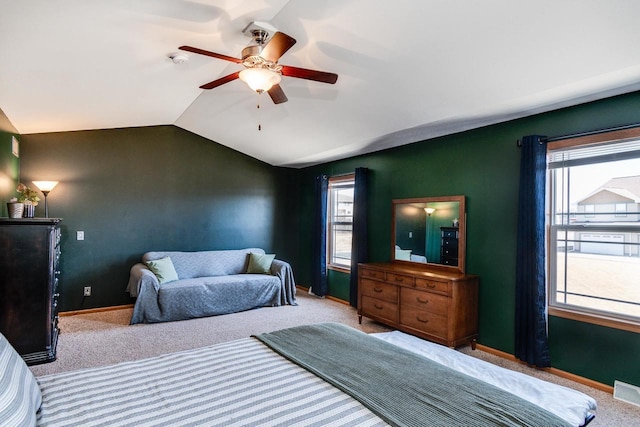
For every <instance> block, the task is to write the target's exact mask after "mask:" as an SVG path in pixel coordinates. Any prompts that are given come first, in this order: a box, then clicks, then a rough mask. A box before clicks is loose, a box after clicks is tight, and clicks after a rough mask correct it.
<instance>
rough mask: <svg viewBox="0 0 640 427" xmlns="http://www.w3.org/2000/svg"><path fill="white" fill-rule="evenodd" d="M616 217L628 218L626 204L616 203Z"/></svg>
mask: <svg viewBox="0 0 640 427" xmlns="http://www.w3.org/2000/svg"><path fill="white" fill-rule="evenodd" d="M616 216H617V217H625V216H627V204H626V203H616Z"/></svg>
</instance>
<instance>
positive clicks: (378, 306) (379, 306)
mask: <svg viewBox="0 0 640 427" xmlns="http://www.w3.org/2000/svg"><path fill="white" fill-rule="evenodd" d="M373 306H374V307H375V308H377V309H378V310H382V309H383V308H384V307H382V306H381V305H378V304H374V305H373Z"/></svg>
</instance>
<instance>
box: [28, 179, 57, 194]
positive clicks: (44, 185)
mask: <svg viewBox="0 0 640 427" xmlns="http://www.w3.org/2000/svg"><path fill="white" fill-rule="evenodd" d="M33 183H34V184H35V186H36V187H38V189H39V190H40V191H42V192H45V191H46V192H47V193H48V192H49V191H51V190H53V187H55V186H56V185H58V181H33Z"/></svg>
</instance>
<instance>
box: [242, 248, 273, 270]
mask: <svg viewBox="0 0 640 427" xmlns="http://www.w3.org/2000/svg"><path fill="white" fill-rule="evenodd" d="M275 257H276V256H275V254H265V255H261V254H254V253H250V254H249V266H248V267H247V273H250V274H270V273H271V262H272V261H273V259H274V258H275Z"/></svg>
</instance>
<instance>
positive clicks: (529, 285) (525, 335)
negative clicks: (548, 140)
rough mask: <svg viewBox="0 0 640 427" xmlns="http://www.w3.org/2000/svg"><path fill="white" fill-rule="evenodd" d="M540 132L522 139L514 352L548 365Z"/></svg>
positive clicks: (543, 151) (543, 166)
mask: <svg viewBox="0 0 640 427" xmlns="http://www.w3.org/2000/svg"><path fill="white" fill-rule="evenodd" d="M543 138H544V137H542V136H538V135H530V136H525V137H524V138H523V139H522V141H521V142H522V145H521V158H520V195H519V197H518V236H517V250H516V319H515V321H516V325H515V326H516V336H515V344H516V349H515V356H516V357H517V358H518V359H520V360H522V361H525V362H526V363H528V364H530V365H534V366H538V367H541V368H542V367H548V366H551V358H550V355H549V341H548V336H547V312H546V284H545V230H544V228H545V224H544V221H545V218H544V203H545V181H546V179H545V177H546V163H545V158H546V144H545V143H544V142H543Z"/></svg>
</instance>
